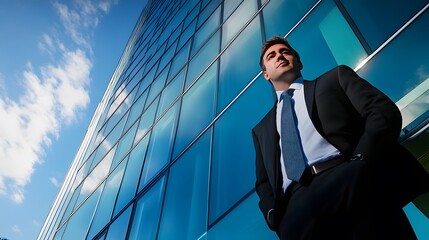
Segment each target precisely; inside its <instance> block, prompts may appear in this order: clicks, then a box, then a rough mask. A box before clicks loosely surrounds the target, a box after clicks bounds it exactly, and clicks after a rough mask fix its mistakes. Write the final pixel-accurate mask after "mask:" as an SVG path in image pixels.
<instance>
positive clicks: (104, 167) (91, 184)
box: [77, 148, 115, 203]
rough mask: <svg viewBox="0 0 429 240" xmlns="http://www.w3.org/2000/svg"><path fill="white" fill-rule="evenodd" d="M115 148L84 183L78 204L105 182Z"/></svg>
mask: <svg viewBox="0 0 429 240" xmlns="http://www.w3.org/2000/svg"><path fill="white" fill-rule="evenodd" d="M114 152H115V151H114V148H113V150H112V151H110V152H109V153H108V154H106V156H105V157H104V158H103V160H102V161H100V163H99V164H98V165H97V166H96V167H95V168H94V170H92V172H91V173H90V174H89V175H88V177H87V178H86V179H85V181H84V182H83V183H82V190H81V192H80V196H79V198H78V201H77V202H78V203H80V202H81V201H82V200H83V199H85V198H86V197H87V196H88V195H89V194H90V193H92V191H94V189H95V188H97V187H98V185H99V184H100V183H101V182H102V181H104V179H105V178H106V176H107V174H108V173H109V169H110V166H111V164H112V160H113V156H114Z"/></svg>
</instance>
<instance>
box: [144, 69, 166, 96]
mask: <svg viewBox="0 0 429 240" xmlns="http://www.w3.org/2000/svg"><path fill="white" fill-rule="evenodd" d="M167 73H168V66H167V67H166V68H165V69H164V70H162V72H161V74H159V75H158V77H157V78H156V79H155V80H154V81H153V83H152V85H151V86H150V89H149V96H148V99H147V102H148V103H150V102H152V100H153V99H154V98H155V97H156V96H157V95H158V94H159V93H160V92H161V90H162V88H163V87H164V85H165V81H166V80H167Z"/></svg>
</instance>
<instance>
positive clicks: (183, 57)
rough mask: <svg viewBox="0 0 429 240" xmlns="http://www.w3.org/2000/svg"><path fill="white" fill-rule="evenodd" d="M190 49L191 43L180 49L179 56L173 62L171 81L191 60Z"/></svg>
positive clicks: (169, 76)
mask: <svg viewBox="0 0 429 240" xmlns="http://www.w3.org/2000/svg"><path fill="white" fill-rule="evenodd" d="M189 47H190V42H187V43H186V45H185V46H184V47H183V48H182V49H180V50H179V52H178V53H177V55H176V56H175V57H174V58H173V61H172V62H171V70H170V73H169V74H168V79H169V81H170V80H171V79H172V77H173V76H174V75H175V74H176V73H177V72H178V71H179V70H180V69H181V68H182V67H183V65H185V63H186V62H187V61H188V60H189Z"/></svg>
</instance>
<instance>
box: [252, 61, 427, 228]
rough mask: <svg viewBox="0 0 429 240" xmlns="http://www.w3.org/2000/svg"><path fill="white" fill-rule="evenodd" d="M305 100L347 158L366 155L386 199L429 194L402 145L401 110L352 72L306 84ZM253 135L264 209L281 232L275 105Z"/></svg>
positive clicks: (405, 200)
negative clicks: (400, 135) (398, 140)
mask: <svg viewBox="0 0 429 240" xmlns="http://www.w3.org/2000/svg"><path fill="white" fill-rule="evenodd" d="M304 96H305V102H306V105H307V109H308V114H309V116H310V118H311V120H312V122H313V124H314V125H315V127H316V129H317V131H318V132H319V133H320V134H321V135H322V136H323V137H325V139H327V140H328V141H329V142H330V143H331V144H332V145H333V146H335V147H336V148H337V149H338V150H340V151H341V152H342V154H343V155H344V156H345V157H346V158H350V157H351V156H353V155H355V154H362V155H363V156H364V160H365V161H367V162H368V163H369V164H370V166H371V169H372V170H373V171H374V172H375V173H376V175H375V176H376V179H375V181H376V183H377V184H376V186H377V187H378V188H379V189H380V191H381V190H383V193H386V194H384V196H385V198H386V199H388V200H389V201H390V200H393V201H395V203H394V204H397V205H398V207H403V206H404V205H406V204H407V203H408V202H410V201H411V200H413V199H414V198H415V197H416V196H417V195H419V194H421V193H424V192H426V191H428V190H429V175H428V174H427V173H426V171H425V170H424V169H423V168H422V167H421V165H420V164H419V163H418V162H417V160H416V159H415V158H414V157H413V156H412V155H411V154H410V153H409V152H408V151H407V150H406V149H405V148H403V147H402V146H401V145H399V143H398V142H397V138H398V136H399V133H400V130H401V122H402V118H401V114H400V112H399V110H398V108H397V107H396V105H395V104H394V103H393V102H392V101H391V100H390V99H389V98H388V97H386V96H385V95H384V94H383V93H382V92H380V91H379V90H377V89H376V88H374V87H373V86H372V85H371V84H370V83H368V82H367V81H365V80H363V79H362V78H360V77H359V76H358V75H357V74H356V73H355V72H354V71H353V70H352V69H351V68H349V67H347V66H339V67H336V68H334V69H332V70H330V71H329V72H327V73H325V74H323V75H322V76H320V77H319V78H317V79H316V80H314V81H304ZM252 134H253V141H254V145H255V152H256V184H255V187H256V192H257V194H258V195H259V198H260V201H259V207H260V209H261V211H262V213H263V214H264V216H265V219H266V220H267V223H268V226H269V227H270V228H271V229H273V230H275V229H277V225H278V223H279V220H280V219H281V217H282V215H283V211H284V209H283V208H284V207H283V206H284V204H282V203H283V199H282V197H281V196H282V190H281V186H282V176H281V171H280V162H279V161H280V160H279V158H280V148H279V135H278V133H277V130H276V106H275V105H274V107H273V108H272V109H271V111H269V112H268V113H267V115H265V117H264V118H263V119H262V120H261V121H260V122H259V123H258V124H257V125H256V126H255V127H254V128H253V129H252ZM285 154H287V153H285ZM270 210H271V213H270V214H268V213H269V212H270ZM268 215H269V216H268Z"/></svg>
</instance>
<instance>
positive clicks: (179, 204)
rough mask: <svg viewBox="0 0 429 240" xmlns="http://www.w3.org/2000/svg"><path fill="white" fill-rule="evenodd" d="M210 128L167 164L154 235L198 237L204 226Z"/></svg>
mask: <svg viewBox="0 0 429 240" xmlns="http://www.w3.org/2000/svg"><path fill="white" fill-rule="evenodd" d="M210 132H211V131H208V132H206V133H205V134H204V135H203V136H202V137H201V138H200V139H199V140H198V141H197V142H196V143H195V144H194V145H192V147H191V148H190V149H188V151H187V152H186V153H185V154H184V155H182V156H181V157H180V159H179V160H178V161H177V162H176V163H174V165H173V166H172V167H171V168H170V175H169V177H168V184H167V191H166V196H165V200H164V208H163V211H162V218H161V223H160V227H159V233H158V238H157V239H160V240H161V239H166V240H169V239H198V237H199V236H200V235H201V234H203V233H204V232H205V231H206V229H207V207H208V172H209V162H210V136H211V135H210V134H209V133H210Z"/></svg>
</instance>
